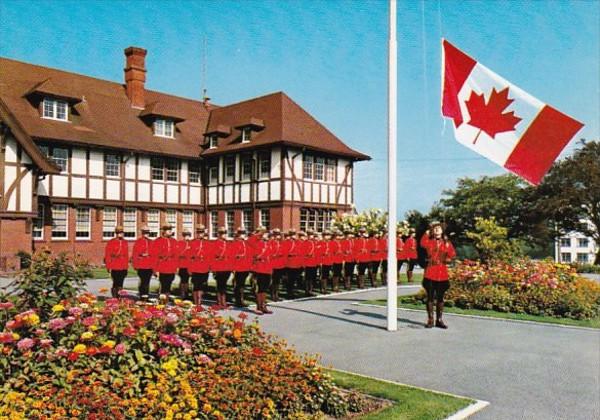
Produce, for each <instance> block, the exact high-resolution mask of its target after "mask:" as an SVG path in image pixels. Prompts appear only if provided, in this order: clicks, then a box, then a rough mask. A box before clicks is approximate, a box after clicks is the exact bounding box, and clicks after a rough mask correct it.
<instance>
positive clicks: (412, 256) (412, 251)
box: [401, 236, 417, 260]
mask: <svg viewBox="0 0 600 420" xmlns="http://www.w3.org/2000/svg"><path fill="white" fill-rule="evenodd" d="M401 259H403V260H416V259H417V240H416V239H415V238H413V237H412V236H409V237H408V238H407V239H406V241H405V242H404V248H403V250H402V258H401Z"/></svg>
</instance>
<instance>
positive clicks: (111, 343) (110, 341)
mask: <svg viewBox="0 0 600 420" xmlns="http://www.w3.org/2000/svg"><path fill="white" fill-rule="evenodd" d="M115 344H116V343H115V342H114V341H113V340H106V341H105V342H104V343H102V345H103V346H106V347H108V348H111V349H112V348H113V347H114V346H115Z"/></svg>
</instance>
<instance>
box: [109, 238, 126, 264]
mask: <svg viewBox="0 0 600 420" xmlns="http://www.w3.org/2000/svg"><path fill="white" fill-rule="evenodd" d="M104 263H105V264H106V269H107V270H108V271H111V270H127V268H128V267H129V249H128V245H127V242H126V241H125V239H122V238H112V239H111V240H110V241H108V243H107V244H106V248H105V249H104Z"/></svg>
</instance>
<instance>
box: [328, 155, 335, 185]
mask: <svg viewBox="0 0 600 420" xmlns="http://www.w3.org/2000/svg"><path fill="white" fill-rule="evenodd" d="M336 166H337V162H336V161H335V159H331V158H329V159H327V166H326V167H325V181H327V182H336V176H335V175H336V170H335V167H336Z"/></svg>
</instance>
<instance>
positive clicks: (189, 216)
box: [181, 210, 194, 236]
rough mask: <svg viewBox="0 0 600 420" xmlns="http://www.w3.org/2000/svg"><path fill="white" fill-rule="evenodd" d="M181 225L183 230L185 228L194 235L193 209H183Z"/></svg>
mask: <svg viewBox="0 0 600 420" xmlns="http://www.w3.org/2000/svg"><path fill="white" fill-rule="evenodd" d="M181 225H182V227H183V230H187V231H188V232H190V233H191V234H192V236H194V211H193V210H184V211H183V213H182V215H181Z"/></svg>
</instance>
